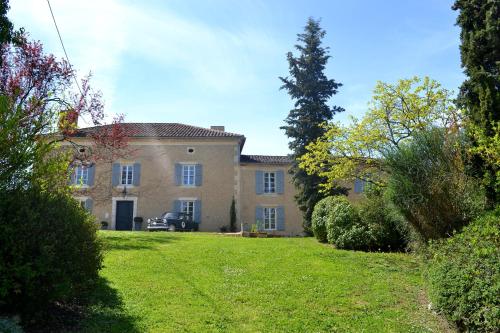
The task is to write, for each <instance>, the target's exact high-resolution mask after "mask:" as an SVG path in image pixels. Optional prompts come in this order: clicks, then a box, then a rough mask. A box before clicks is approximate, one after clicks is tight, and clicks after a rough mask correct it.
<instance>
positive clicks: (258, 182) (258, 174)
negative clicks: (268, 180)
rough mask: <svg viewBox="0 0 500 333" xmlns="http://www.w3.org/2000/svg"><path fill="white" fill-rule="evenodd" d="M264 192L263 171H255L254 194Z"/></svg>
mask: <svg viewBox="0 0 500 333" xmlns="http://www.w3.org/2000/svg"><path fill="white" fill-rule="evenodd" d="M262 193H264V172H263V171H255V194H262Z"/></svg>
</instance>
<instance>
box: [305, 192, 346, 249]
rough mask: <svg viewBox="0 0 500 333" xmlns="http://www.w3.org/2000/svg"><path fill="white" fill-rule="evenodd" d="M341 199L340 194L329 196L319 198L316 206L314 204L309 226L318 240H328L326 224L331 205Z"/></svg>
mask: <svg viewBox="0 0 500 333" xmlns="http://www.w3.org/2000/svg"><path fill="white" fill-rule="evenodd" d="M343 199H345V198H344V197H341V196H330V197H326V198H324V199H321V200H320V201H319V202H318V203H317V204H316V206H314V211H313V214H312V218H311V228H312V231H313V234H314V236H315V237H316V238H317V239H318V241H320V242H322V243H326V242H327V241H328V239H327V231H326V224H327V222H328V219H329V218H330V216H331V213H332V210H333V207H334V206H335V205H336V204H337V203H338V202H341V201H342V200H343Z"/></svg>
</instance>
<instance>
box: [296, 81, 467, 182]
mask: <svg viewBox="0 0 500 333" xmlns="http://www.w3.org/2000/svg"><path fill="white" fill-rule="evenodd" d="M458 118H459V116H458V112H457V110H456V109H455V108H454V105H453V102H452V97H451V93H450V92H449V91H448V90H446V89H444V88H442V87H441V85H440V84H439V83H438V82H436V81H434V80H432V79H430V78H428V77H425V78H418V77H414V78H411V79H403V80H399V81H398V82H397V83H396V84H389V83H384V82H378V83H377V85H376V87H375V89H374V95H373V98H372V100H371V102H370V103H369V109H368V112H367V113H366V115H365V116H364V117H363V118H362V119H361V120H359V119H356V118H354V117H351V122H350V124H348V125H341V124H339V123H329V124H325V126H326V128H327V131H326V134H325V135H324V136H323V137H321V138H320V139H318V140H317V141H315V142H313V143H311V144H309V145H308V147H307V151H308V152H307V153H306V154H305V155H304V156H303V157H301V158H300V167H301V168H303V169H304V170H306V171H307V173H309V174H317V175H319V176H321V177H326V179H327V182H325V183H324V184H322V187H323V190H328V189H331V188H332V187H334V186H335V185H337V184H338V180H341V179H354V178H361V179H368V180H370V181H372V182H375V183H383V182H384V180H383V179H382V178H381V177H380V175H381V173H382V172H383V171H384V165H383V163H382V160H381V157H382V154H383V153H384V151H385V150H386V149H388V148H390V147H395V146H398V145H399V144H400V142H402V141H404V140H405V139H407V138H409V137H411V136H412V135H413V133H414V132H415V131H420V130H423V129H427V128H429V127H431V126H432V125H437V126H443V127H448V128H449V127H453V126H458V125H459V120H458Z"/></svg>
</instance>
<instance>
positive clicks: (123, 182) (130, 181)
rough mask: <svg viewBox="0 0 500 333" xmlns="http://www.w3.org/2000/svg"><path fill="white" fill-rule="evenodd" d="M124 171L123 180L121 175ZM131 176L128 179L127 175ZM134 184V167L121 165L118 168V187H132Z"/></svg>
mask: <svg viewBox="0 0 500 333" xmlns="http://www.w3.org/2000/svg"><path fill="white" fill-rule="evenodd" d="M124 171H125V179H124V178H123V173H124ZM129 173H130V174H131V177H130V178H129V177H128V175H129ZM133 184H134V166H133V165H132V164H122V165H121V168H120V185H122V186H124V185H133Z"/></svg>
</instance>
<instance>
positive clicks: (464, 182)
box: [385, 128, 486, 240]
mask: <svg viewBox="0 0 500 333" xmlns="http://www.w3.org/2000/svg"><path fill="white" fill-rule="evenodd" d="M467 147H468V146H467V143H466V142H465V141H464V138H463V137H462V136H461V135H460V134H450V133H446V132H445V131H444V130H442V129H437V128H435V129H432V130H429V131H422V132H420V133H418V134H415V135H414V137H413V138H412V140H411V141H409V143H407V144H402V145H400V146H399V148H397V149H396V148H394V149H392V150H391V151H389V152H387V153H386V154H385V163H386V164H387V166H388V168H389V171H390V177H389V181H388V189H389V195H390V199H391V201H392V202H393V203H394V204H395V205H396V206H397V207H398V208H399V210H400V211H401V213H402V214H403V216H404V217H405V218H406V219H407V220H408V222H410V223H411V224H412V226H413V227H414V228H415V230H416V231H417V232H418V233H419V234H421V235H422V237H423V239H424V240H426V239H436V238H442V237H447V236H449V235H451V234H452V233H453V231H454V230H459V229H460V228H461V227H463V226H464V225H467V224H468V223H469V222H470V221H471V220H473V219H474V218H476V217H477V216H479V215H480V214H481V212H482V211H483V210H484V207H485V204H486V200H485V196H484V191H483V190H482V189H481V186H480V184H479V182H478V181H477V180H476V179H474V178H472V177H469V176H467V170H466V167H465V164H466V163H465V161H466V157H467V156H466V154H465V151H466V149H467Z"/></svg>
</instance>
